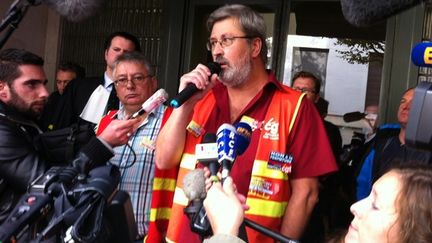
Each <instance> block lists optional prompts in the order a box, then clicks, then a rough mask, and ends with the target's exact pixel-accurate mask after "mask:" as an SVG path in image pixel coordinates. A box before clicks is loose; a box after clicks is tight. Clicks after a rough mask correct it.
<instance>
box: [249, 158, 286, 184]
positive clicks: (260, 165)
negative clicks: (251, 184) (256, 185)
mask: <svg viewBox="0 0 432 243" xmlns="http://www.w3.org/2000/svg"><path fill="white" fill-rule="evenodd" d="M252 175H254V176H262V177H268V178H272V179H279V180H288V176H287V174H285V173H283V172H282V171H280V170H270V169H267V161H264V160H255V162H254V165H253V168H252Z"/></svg>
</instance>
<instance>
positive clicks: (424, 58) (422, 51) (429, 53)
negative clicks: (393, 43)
mask: <svg viewBox="0 0 432 243" xmlns="http://www.w3.org/2000/svg"><path fill="white" fill-rule="evenodd" d="M411 60H412V62H413V63H414V65H416V66H419V67H432V42H423V43H419V44H417V45H415V46H414V48H413V49H412V52H411Z"/></svg>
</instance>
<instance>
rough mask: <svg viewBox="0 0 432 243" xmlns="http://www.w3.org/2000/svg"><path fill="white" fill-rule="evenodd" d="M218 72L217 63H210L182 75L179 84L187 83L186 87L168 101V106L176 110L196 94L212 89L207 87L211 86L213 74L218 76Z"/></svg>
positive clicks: (219, 68)
mask: <svg viewBox="0 0 432 243" xmlns="http://www.w3.org/2000/svg"><path fill="white" fill-rule="evenodd" d="M220 71H221V66H220V64H219V63H216V62H210V63H208V64H207V65H205V66H204V65H202V64H199V65H198V66H197V67H196V68H195V69H194V70H193V71H191V72H189V73H187V74H185V75H183V76H182V77H181V79H180V83H187V84H186V87H185V88H184V89H183V90H182V91H181V92H180V93H178V94H177V95H176V96H175V97H174V98H173V99H172V100H171V101H170V106H172V107H174V108H178V107H180V106H181V105H183V103H184V102H186V101H187V100H188V99H189V98H191V97H192V96H193V95H194V94H196V93H197V92H199V91H201V90H205V89H207V88H209V87H212V86H209V84H212V79H211V77H212V76H213V74H219V73H220ZM209 81H210V82H209ZM213 81H214V80H213ZM213 84H214V82H213Z"/></svg>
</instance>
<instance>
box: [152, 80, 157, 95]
mask: <svg viewBox="0 0 432 243" xmlns="http://www.w3.org/2000/svg"><path fill="white" fill-rule="evenodd" d="M150 85H151V90H152V91H153V93H154V92H156V89H157V78H156V76H153V77H151V80H150Z"/></svg>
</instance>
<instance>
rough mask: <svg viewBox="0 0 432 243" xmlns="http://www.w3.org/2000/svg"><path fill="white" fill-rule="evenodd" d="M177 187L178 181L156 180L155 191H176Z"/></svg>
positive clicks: (154, 182) (154, 183)
mask: <svg viewBox="0 0 432 243" xmlns="http://www.w3.org/2000/svg"><path fill="white" fill-rule="evenodd" d="M175 186H176V179H167V178H166V179H165V178H154V181H153V190H154V191H156V190H158V191H161V190H164V191H174V190H175Z"/></svg>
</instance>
